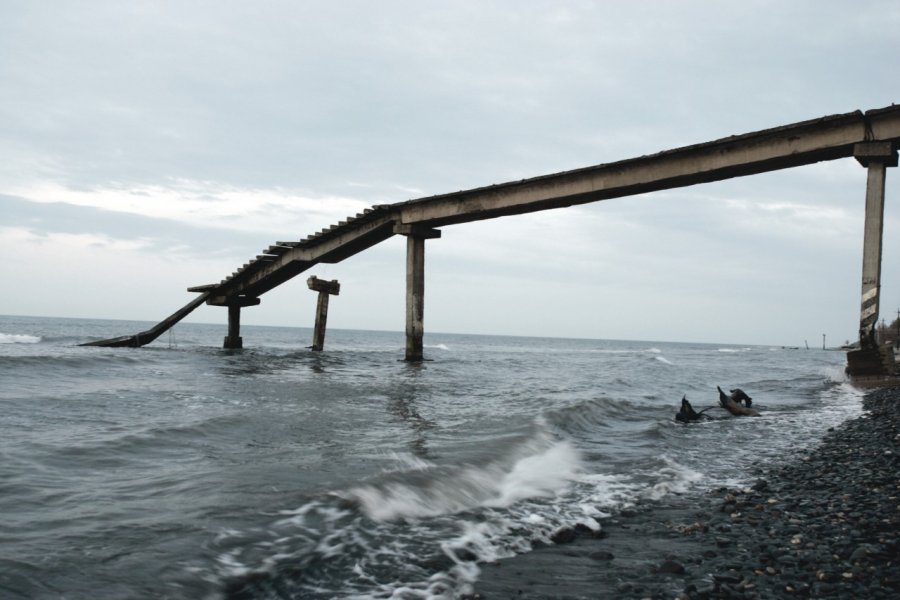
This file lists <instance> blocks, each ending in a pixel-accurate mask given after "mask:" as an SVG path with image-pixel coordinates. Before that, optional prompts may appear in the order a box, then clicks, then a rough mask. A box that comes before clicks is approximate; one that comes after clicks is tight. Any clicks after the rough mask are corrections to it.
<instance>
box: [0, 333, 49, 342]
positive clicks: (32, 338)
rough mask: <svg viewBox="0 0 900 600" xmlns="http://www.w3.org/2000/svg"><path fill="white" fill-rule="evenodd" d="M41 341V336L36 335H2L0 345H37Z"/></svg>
mask: <svg viewBox="0 0 900 600" xmlns="http://www.w3.org/2000/svg"><path fill="white" fill-rule="evenodd" d="M40 341H41V338H40V336H36V335H27V334H23V333H21V334H16V333H0V344H37V343H38V342H40Z"/></svg>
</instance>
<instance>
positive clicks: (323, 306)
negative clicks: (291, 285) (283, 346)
mask: <svg viewBox="0 0 900 600" xmlns="http://www.w3.org/2000/svg"><path fill="white" fill-rule="evenodd" d="M306 285H307V287H309V289H311V290H314V291H317V292H319V299H318V302H316V327H315V329H314V330H313V344H312V346H310V349H311V350H312V351H313V352H321V351H322V350H323V349H324V348H325V326H326V323H327V321H328V297H329V296H331V295H335V296H337V295H338V294H340V293H341V284H340V283H338V281H337V279H332V280H331V281H325V280H324V279H319V278H318V277H316V276H315V275H313V276H312V277H310V278H309V279H307V280H306Z"/></svg>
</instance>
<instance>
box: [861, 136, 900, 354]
mask: <svg viewBox="0 0 900 600" xmlns="http://www.w3.org/2000/svg"><path fill="white" fill-rule="evenodd" d="M854 156H855V157H856V159H857V160H858V161H859V162H860V164H862V165H863V166H864V167H866V168H867V169H868V177H867V179H866V220H865V230H864V234H863V264H862V303H861V305H860V316H859V342H860V345H861V346H873V347H874V345H875V324H876V322H877V321H878V310H879V305H880V295H881V247H882V237H883V234H884V181H885V175H886V172H887V167H896V166H897V151H896V150H894V149H893V148H892V146H891V144H890V142H869V143H865V144H857V145H856V147H855V148H854Z"/></svg>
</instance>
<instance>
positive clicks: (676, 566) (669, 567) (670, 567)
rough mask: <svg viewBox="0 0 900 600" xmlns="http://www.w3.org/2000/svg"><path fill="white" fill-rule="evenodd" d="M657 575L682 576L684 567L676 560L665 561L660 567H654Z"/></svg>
mask: <svg viewBox="0 0 900 600" xmlns="http://www.w3.org/2000/svg"><path fill="white" fill-rule="evenodd" d="M656 572H657V573H672V574H673V575H684V573H685V568H684V565H683V564H681V563H680V562H678V561H676V560H671V559H669V560H665V561H663V562H662V564H661V565H659V566H658V567H656Z"/></svg>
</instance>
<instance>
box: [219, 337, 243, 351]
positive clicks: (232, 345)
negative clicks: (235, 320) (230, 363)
mask: <svg viewBox="0 0 900 600" xmlns="http://www.w3.org/2000/svg"><path fill="white" fill-rule="evenodd" d="M222 347H223V348H225V349H226V350H237V349H239V348H243V347H244V338H242V337H241V336H236V337H231V336H225V342H224V343H223V344H222Z"/></svg>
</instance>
